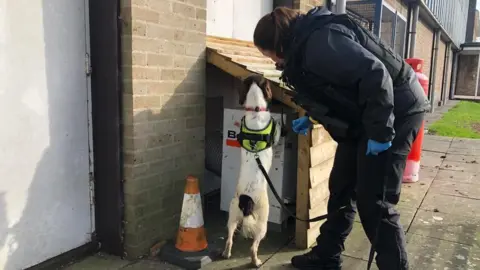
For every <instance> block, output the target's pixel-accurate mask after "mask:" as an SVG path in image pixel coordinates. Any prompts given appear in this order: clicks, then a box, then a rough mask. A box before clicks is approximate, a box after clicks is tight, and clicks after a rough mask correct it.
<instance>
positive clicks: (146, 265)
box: [122, 260, 183, 270]
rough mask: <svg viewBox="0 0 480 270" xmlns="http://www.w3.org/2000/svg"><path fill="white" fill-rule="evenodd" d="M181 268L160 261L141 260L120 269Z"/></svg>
mask: <svg viewBox="0 0 480 270" xmlns="http://www.w3.org/2000/svg"><path fill="white" fill-rule="evenodd" d="M182 269H183V268H180V267H177V266H173V265H170V264H168V263H164V262H161V261H153V260H141V261H138V262H136V263H134V264H130V265H128V266H125V267H123V268H122V270H182Z"/></svg>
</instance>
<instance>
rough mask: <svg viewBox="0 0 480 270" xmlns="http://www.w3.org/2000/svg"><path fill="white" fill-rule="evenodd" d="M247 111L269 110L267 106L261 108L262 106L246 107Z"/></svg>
mask: <svg viewBox="0 0 480 270" xmlns="http://www.w3.org/2000/svg"><path fill="white" fill-rule="evenodd" d="M245 111H247V112H266V111H268V109H267V108H260V107H245Z"/></svg>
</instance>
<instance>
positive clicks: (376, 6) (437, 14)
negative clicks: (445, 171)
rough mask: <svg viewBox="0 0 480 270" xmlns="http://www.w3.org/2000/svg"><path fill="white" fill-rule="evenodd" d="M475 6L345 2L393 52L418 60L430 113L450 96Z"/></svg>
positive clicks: (406, 0)
mask: <svg viewBox="0 0 480 270" xmlns="http://www.w3.org/2000/svg"><path fill="white" fill-rule="evenodd" d="M475 6H476V1H470V0H452V1H439V0H426V1H416V0H347V12H349V13H350V14H352V15H354V16H356V17H357V18H358V20H362V21H364V22H366V23H367V25H369V27H370V29H371V30H372V31H373V33H374V34H376V35H377V36H379V37H380V38H381V39H382V40H383V41H384V42H385V43H386V44H388V45H389V46H390V47H391V48H392V49H393V50H395V51H396V52H397V53H400V55H401V56H403V57H404V58H421V59H423V60H424V66H423V70H422V72H423V73H424V74H425V75H427V76H428V77H429V78H430V85H429V90H428V97H429V99H430V100H431V105H432V109H433V110H434V109H435V107H437V106H442V105H444V104H445V102H447V100H448V99H449V98H451V97H452V96H453V95H452V94H451V93H453V89H454V86H455V81H456V79H455V78H456V74H457V72H456V70H455V67H456V64H457V60H456V59H458V56H459V52H460V50H461V44H463V43H464V42H465V41H468V39H469V38H470V39H472V37H473V35H474V31H475V30H474V29H475V28H476V24H475V23H474V21H475ZM467 34H468V35H467Z"/></svg>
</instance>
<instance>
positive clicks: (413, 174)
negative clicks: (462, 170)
mask: <svg viewBox="0 0 480 270" xmlns="http://www.w3.org/2000/svg"><path fill="white" fill-rule="evenodd" d="M405 62H407V64H409V65H410V66H412V68H413V70H414V71H415V73H416V74H417V78H418V81H419V82H420V85H421V86H422V87H423V91H424V92H425V95H426V96H427V95H428V83H429V82H428V77H427V76H426V75H425V74H423V73H422V72H423V60H422V59H418V58H408V59H405ZM424 124H425V123H422V126H421V127H420V130H419V131H418V135H417V138H416V139H415V141H414V142H413V144H412V149H411V150H410V154H409V155H408V157H407V166H406V168H405V172H404V174H403V182H404V183H414V182H417V181H418V180H419V171H420V158H421V156H422V144H423V133H424Z"/></svg>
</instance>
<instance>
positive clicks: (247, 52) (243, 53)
mask: <svg viewBox="0 0 480 270" xmlns="http://www.w3.org/2000/svg"><path fill="white" fill-rule="evenodd" d="M209 48H213V49H215V50H216V51H217V52H218V53H221V54H231V55H240V56H255V57H261V58H265V59H268V58H266V57H265V56H263V54H261V53H260V52H259V51H258V50H252V49H250V50H242V49H241V48H242V47H238V48H224V47H220V46H209Z"/></svg>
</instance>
